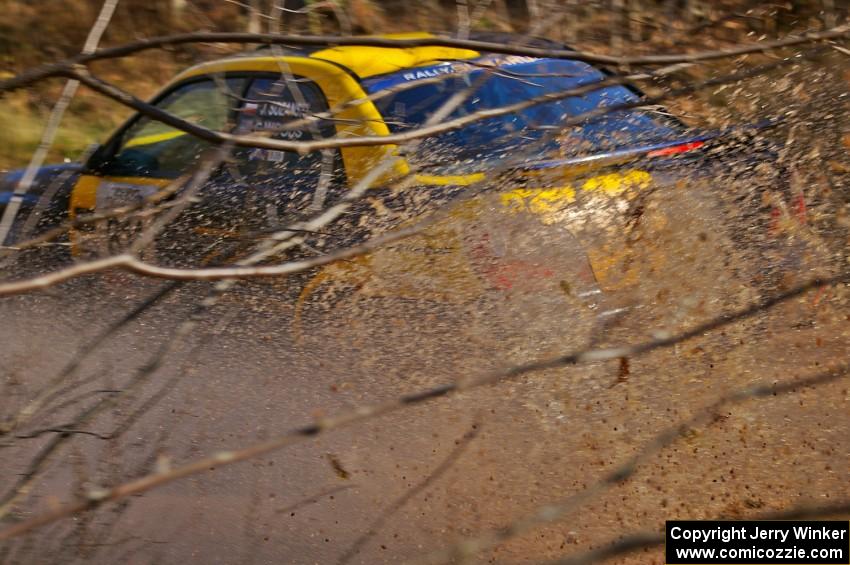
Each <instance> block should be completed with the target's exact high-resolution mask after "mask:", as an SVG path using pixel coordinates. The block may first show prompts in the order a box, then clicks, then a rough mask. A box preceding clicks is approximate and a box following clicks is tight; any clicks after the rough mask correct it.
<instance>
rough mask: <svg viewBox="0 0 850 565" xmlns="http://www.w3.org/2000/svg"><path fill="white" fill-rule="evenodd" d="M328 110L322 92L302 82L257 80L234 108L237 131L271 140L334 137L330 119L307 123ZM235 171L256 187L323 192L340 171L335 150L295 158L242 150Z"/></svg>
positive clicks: (282, 153) (272, 151)
mask: <svg viewBox="0 0 850 565" xmlns="http://www.w3.org/2000/svg"><path fill="white" fill-rule="evenodd" d="M327 109H328V105H327V102H326V100H325V97H324V95H323V94H322V91H321V90H320V89H319V87H318V86H316V85H315V84H314V83H312V82H310V81H308V80H305V79H299V78H295V79H289V80H282V79H280V77H268V78H256V79H254V80H253V81H252V82H251V85H250V87H249V88H248V91H247V92H246V94H245V97H244V100H243V103H242V106H241V107H240V108H239V109H238V110H237V118H236V132H237V133H239V134H251V133H257V132H262V133H264V134H266V135H268V136H269V137H271V138H272V139H282V140H288V141H309V140H312V139H320V138H325V137H332V136H333V135H334V134H335V131H336V130H335V128H334V125H333V123H332V122H331V121H328V120H305V118H309V117H310V116H313V115H315V114H317V113H320V112H324V111H326V110H327ZM235 154H236V155H235V156H236V162H237V168H238V171H239V173H240V174H241V175H243V177H244V178H246V179H248V180H249V181H250V182H251V183H252V184H253V185H254V186H256V187H258V188H275V189H284V188H285V189H287V190H296V191H297V190H305V191H310V192H313V191H316V190H317V188H318V189H320V190H321V187H322V186H327V185H328V183H329V182H330V180H331V179H337V178H338V177H339V176H340V174H341V172H342V160H341V158H340V155H339V151H338V150H326V151H316V152H312V153H307V154H305V155H299V154H298V153H296V152H294V151H280V150H276V149H260V148H250V147H241V148H238V149H237V150H236V151H235Z"/></svg>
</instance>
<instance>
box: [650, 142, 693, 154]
mask: <svg viewBox="0 0 850 565" xmlns="http://www.w3.org/2000/svg"><path fill="white" fill-rule="evenodd" d="M703 145H705V142H704V141H691V142H688V143H683V144H681V145H673V146H672V147H665V148H664V149H656V150H654V151H650V152H648V153H647V154H646V156H647V157H667V156H669V155H679V154H681V153H687V152H688V151H693V150H694V149H699V148H700V147H702V146H703Z"/></svg>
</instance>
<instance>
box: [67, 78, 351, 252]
mask: <svg viewBox="0 0 850 565" xmlns="http://www.w3.org/2000/svg"><path fill="white" fill-rule="evenodd" d="M279 79H280V75H276V76H271V75H263V74H259V73H242V74H240V75H236V76H226V77H222V76H220V75H217V76H201V77H195V78H192V79H190V80H187V81H184V82H181V83H179V84H177V85H176V86H174V87H173V88H171V89H169V90H168V91H166V92H165V93H164V94H162V95H161V96H159V97H158V98H157V99H156V100H155V101H154V104H155V105H156V106H157V107H158V108H159V109H161V110H164V111H166V112H169V113H171V114H174V115H176V116H178V117H180V118H182V119H184V120H186V121H189V122H192V123H195V124H198V125H201V126H204V127H206V128H208V129H212V130H215V131H223V132H224V131H235V132H236V133H242V134H248V133H256V132H262V134H263V135H266V136H269V137H273V138H284V139H308V138H314V137H318V136H324V135H332V132H333V128H332V126H329V125H328V124H322V123H318V122H310V123H309V124H308V125H305V126H304V128H301V129H299V128H291V127H287V123H288V122H292V121H295V120H302V119H303V118H305V117H307V116H308V115H311V114H315V113H316V112H321V111H324V110H326V109H327V104H326V102H325V100H324V97H323V95H322V92H321V90H320V89H319V88H318V87H317V86H316V85H315V84H313V83H312V82H310V81H307V80H305V79H299V78H296V77H291V78H289V79H287V80H279ZM210 146H211V144H210V143H209V142H206V141H204V140H201V139H199V138H197V137H194V136H192V135H189V134H187V133H185V132H183V131H181V130H178V129H175V128H173V127H171V126H168V125H165V124H163V123H161V122H158V121H156V120H153V119H151V118H148V117H146V116H142V115H137V116H135V117H134V118H132V119H131V120H130V121H128V122H127V124H126V125H125V126H124V127H122V128H121V129H119V130H118V132H116V134H115V135H114V136H113V137H112V138H111V139H110V141H109V142H108V143H107V144H106V145H105V146H104V147H103V148H102V149H101V150H100V151H99V152H98V153H97V154H96V155H95V156H93V158H92V159H91V160H90V161H89V163H87V166H86V173H85V174H84V175H82V176H81V178H80V179H79V181H78V182H77V184H76V186H75V187H74V189H73V191H72V194H71V199H70V215H71V217H76V216H78V215H80V214H84V213H91V212H100V211H105V210H110V209H115V208H117V207H121V206H127V205H134V204H139V203H140V202H142V201H143V200H144V199H145V198H148V197H150V196H152V195H156V194H157V193H159V192H161V191H163V190H164V189H165V188H166V187H169V185H171V184H172V183H173V182H175V180H176V179H178V178H179V177H180V176H181V175H183V174H186V173H188V172H191V171H192V167H193V166H194V165H195V164H197V163H198V160H199V159H200V158H201V155H202V154H203V153H204V152H205V151H206V150H208V149H209V148H210ZM341 169H342V165H341V161H340V159H339V157H338V151H336V152H326V153H323V154H311V155H306V156H299V155H297V154H296V153H292V152H280V151H270V150H259V149H254V148H237V149H235V150H234V151H233V153H232V155H231V156H230V158H229V159H227V160H226V164H225V165H224V166H222V167H220V168H219V169H217V170H216V171H214V172H213V174H212V175H211V178H210V180H209V181H208V182H207V185H206V186H205V187H203V189H202V191H201V194H200V195H199V200H200V201H201V202H200V204H198V205H193V206H192V207H191V208H190V209H189V210H187V211H186V212H185V213H184V214H182V215H181V217H180V218H179V219H178V220H177V221H176V222H174V229H170V232H171V233H170V234H169V235H170V236H172V237H177V236H178V235H179V237H185V236H186V235H187V234H189V233H191V234H192V235H193V236H206V237H210V236H211V237H217V238H221V237H227V236H228V235H231V236H232V235H236V236H239V237H241V235H244V234H243V232H244V231H246V230H249V231H251V230H254V231H256V230H257V229H261V228H266V229H273V228H274V227H275V226H277V225H279V224H280V222H281V221H284V216H285V215H286V214H283V213H282V212H285V211H286V210H287V209H290V210H291V209H293V208H297V207H298V206H300V207H301V208H305V207H307V206H309V204H310V203H312V202H313V201H314V200H315V198H314V196H315V195H316V194H319V193H321V196H322V200H323V199H324V198H326V197H327V193H328V191H329V190H330V189H331V187H332V185H333V182H332V177H333V178H337V176H338V174H339V172H340V171H341ZM335 175H336V176H335ZM171 188H174V187H171ZM304 201H309V202H308V203H307V204H304ZM301 204H304V205H301ZM141 228H142V226H141V221H139V220H131V221H129V222H128V221H127V220H110V221H108V222H106V223H101V224H100V225H99V226H98V227H97V228H88V229H78V230H75V231H74V232H73V233H72V242H73V243H74V250H75V252H76V253H77V254H79V253H80V252H81V251H82V250H83V249H84V248H85V249H87V250H90V251H93V252H96V253H98V254H102V253H109V252H113V253H114V252H119V251H121V250H122V249H124V248H126V246H127V244H128V243H129V241H131V240H132V239H133V238H134V237H135V235H136V234H137V233H138V232H139V230H140V229H141ZM161 239H162V240H166V239H168V237H163V238H161ZM86 242H88V243H86ZM204 245H206V244H204ZM176 246H177V247H180V248H185V247H186V242H185V241H181V242H177V243H176Z"/></svg>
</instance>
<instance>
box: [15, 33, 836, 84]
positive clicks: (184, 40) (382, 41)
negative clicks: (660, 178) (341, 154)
mask: <svg viewBox="0 0 850 565" xmlns="http://www.w3.org/2000/svg"><path fill="white" fill-rule="evenodd" d="M848 35H850V26H847V25H842V26H838V27H835V28H831V29H828V30H824V31H819V32H811V33H805V34H803V35H800V36H791V37H785V38H783V39H778V40H775V41H763V42H760V43H751V44H748V45H740V46H738V47H734V48H731V49H718V50H709V51H698V52H695V53H673V54H668V55H635V56H623V57H615V56H610V55H601V54H597V53H590V52H585V51H573V50H569V49H544V48H539V47H529V46H522V45H506V44H502V43H493V42H488V41H475V40H468V39H452V38H449V37H428V38H417V39H388V38H380V37H368V36H363V37H339V36H330V35H324V36H319V35H313V36H311V35H278V34H269V33H239V32H200V33H183V34H175V35H166V36H161V37H152V38H148V39H142V40H139V41H134V42H131V43H126V44H124V45H118V46H115V47H110V48H105V49H98V50H97V51H95V52H94V53H92V54H89V55H83V54H81V55H77V56H75V57H71V58H69V59H65V60H63V61H59V62H57V63H49V64H45V65H41V66H39V67H36V68H35V69H31V70H29V71H26V72H24V73H21V74H19V75H16V76H14V77H12V78H9V79H6V80H4V81H0V92H8V91H13V90H17V89H20V88H25V87H27V86H29V85H31V84H33V83H35V82H38V81H40V80H43V79H45V78H49V77H55V76H63V75H65V74H66V73H68V72H69V71H70V70H71V69H73V68H74V67H75V66H76V65H86V64H88V63H91V62H93V61H100V60H104V59H115V58H118V57H124V56H127V55H132V54H134V53H139V52H141V51H146V50H149V49H159V48H162V47H169V46H174V45H186V44H189V43H242V44H252V43H262V44H268V45H284V46H286V45H291V46H295V45H300V46H350V45H361V46H369V47H389V48H411V47H427V46H436V47H456V48H459V49H470V50H474V51H479V52H485V53H504V54H510V55H526V56H530V57H550V58H558V59H572V60H576V61H584V62H587V63H597V64H602V65H615V66H635V65H669V64H673V63H695V62H700V61H712V60H716V59H724V58H729V57H738V56H741V55H749V54H753V53H763V52H766V51H773V50H776V49H782V48H785V47H794V46H797V45H804V44H807V43H816V42H820V41H828V40H834V39H843V38H846V37H847V36H848Z"/></svg>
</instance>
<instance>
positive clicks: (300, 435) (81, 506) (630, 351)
mask: <svg viewBox="0 0 850 565" xmlns="http://www.w3.org/2000/svg"><path fill="white" fill-rule="evenodd" d="M848 281H850V272H847V273H843V274H842V275H840V276H838V277H833V278H831V279H817V280H814V281H811V282H809V283H806V284H804V285H801V286H798V287H796V288H793V289H791V290H789V291H786V292H784V293H782V294H779V295H777V296H774V297H771V298H769V299H766V300H762V301H759V302H757V303H755V304H753V305H751V306H750V307H748V308H744V309H742V310H737V311H735V312H731V313H726V314H722V315H720V316H717V317H715V318H713V319H711V320H709V321H707V322H705V323H703V324H700V325H698V326H696V327H694V328H692V329H690V330H687V331H685V332H682V333H680V334H677V335H673V336H670V337H666V338H661V339H655V340H651V341H647V342H643V343H638V344H635V345H627V346H622V347H615V348H607V349H595V350H594V349H591V350H583V351H579V352H575V353H571V354H568V355H564V356H561V357H556V358H553V359H546V360H542V361H535V362H532V363H527V364H524V365H517V366H514V367H510V368H508V369H503V370H501V371H496V372H493V373H489V374H485V375H483V376H478V377H467V378H461V379H458V380H457V381H455V382H452V383H447V384H444V385H441V386H437V387H434V388H430V389H425V390H422V391H419V392H414V393H410V394H406V395H403V396H401V397H398V398H396V399H394V400H390V401H386V402H381V403H376V404H371V405H366V406H362V407H359V408H357V409H355V410H352V411H349V412H342V413H339V414H337V415H335V416H328V417H324V418H320V419H318V420H317V421H316V422H315V423H313V424H308V425H305V426H302V427H299V428H295V429H292V430H290V431H288V432H286V433H284V434H282V435H280V436H278V437H276V438H273V439H271V440H268V441H264V442H260V443H256V444H253V445H250V446H248V447H245V448H241V449H236V450H232V451H220V452H217V453H214V454H213V455H211V456H209V457H205V458H203V459H199V460H196V461H194V462H190V463H187V464H185V465H182V466H179V467H175V468H173V469H171V470H170V471H168V472H165V473H154V474H151V475H146V476H143V477H140V478H138V479H136V480H134V481H130V482H128V483H124V484H122V485H118V486H116V487H113V488H109V489H97V490H95V491H93V492H90V493H89V495H88V498H86V499H85V500H81V501H78V502H75V503H71V504H68V505H66V506H64V507H61V508H58V509H56V510H53V511H50V512H46V513H44V514H41V515H39V516H36V517H34V518H32V519H30V520H26V521H23V522H21V523H19V524H16V525H14V526H10V527H9V528H6V529H5V530H0V540H3V539H9V538H12V537H16V536H19V535H22V534H24V533H27V532H30V531H32V530H34V529H36V528H40V527H41V526H44V525H47V524H50V523H53V522H56V521H57V520H61V519H62V518H66V517H68V516H72V515H74V514H78V513H80V512H86V511H89V510H93V509H94V508H97V507H99V506H101V505H102V504H104V503H106V502H113V501H116V500H120V499H123V498H125V497H128V496H131V495H134V494H139V493H142V492H146V491H149V490H151V489H154V488H157V487H159V486H162V485H164V484H168V483H171V482H174V481H176V480H179V479H182V478H185V477H189V476H192V475H197V474H199V473H204V472H208V471H209V470H210V469H211V468H216V467H222V466H225V465H232V464H234V463H239V462H242V461H246V460H249V459H253V458H256V457H260V456H263V455H267V454H269V453H272V452H274V451H277V450H279V449H282V448H283V447H287V446H289V445H293V444H296V443H300V442H303V441H307V440H311V439H315V438H316V437H318V436H320V435H322V434H325V433H327V432H329V431H331V430H336V429H341V428H345V427H348V426H351V425H353V424H356V423H360V422H363V421H367V420H372V419H374V418H377V417H379V416H384V415H386V414H390V413H393V412H397V411H399V410H402V409H405V408H407V407H410V406H414V405H418V404H423V403H425V402H429V401H431V400H435V399H437V398H442V397H446V396H450V395H453V394H456V393H459V392H462V391H467V390H471V389H474V388H480V387H483V386H491V385H494V384H497V383H500V382H502V381H506V380H509V379H513V378H516V377H518V376H521V375H525V374H529V373H532V372H538V371H543V370H546V369H554V368H557V367H563V366H567V365H574V364H578V363H593V362H599V361H605V360H610V359H617V358H620V357H625V356H628V357H634V356H637V355H641V354H645V353H648V352H650V351H653V350H657V349H663V348H669V347H672V346H674V345H677V344H679V343H682V342H685V341H687V340H690V339H693V338H695V337H699V336H702V335H704V334H705V333H707V332H710V331H712V330H715V329H718V328H720V327H723V326H727V325H729V324H731V323H733V322H737V321H740V320H743V319H745V318H748V317H751V316H753V315H755V314H757V313H759V312H762V311H764V310H767V309H769V308H771V307H773V306H776V305H777V304H780V303H782V302H786V301H788V300H791V299H793V298H796V297H798V296H800V295H802V294H803V293H805V292H807V291H809V290H812V289H815V288H822V287H825V286H828V285H832V284H838V283H846V282H848ZM843 375H844V373H836V372H832V373H827V374H826V376H825V375H819V376H817V377H812V378H810V379H805V380H801V381H798V382H793V383H788V384H785V385H777V386H774V385H772V384H771V385H768V386H767V388H765V385H760V386H758V387H749V388H748V389H746V394H749V395H750V396H763V395H766V394H773V393H774V392H777V391H783V392H784V391H790V390H793V389H794V388H795V387H801V386H813V385H814V384H815V383H817V384H820V382H821V381H823V382H826V380H827V379H831V380H835V379H836V378H838V377H839V376H843ZM740 394H742V392H740V391H739V392H738V393H733V395H729V397H730V398H731V397H736V398H737V396H735V395H740ZM615 478H616V477H615Z"/></svg>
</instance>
